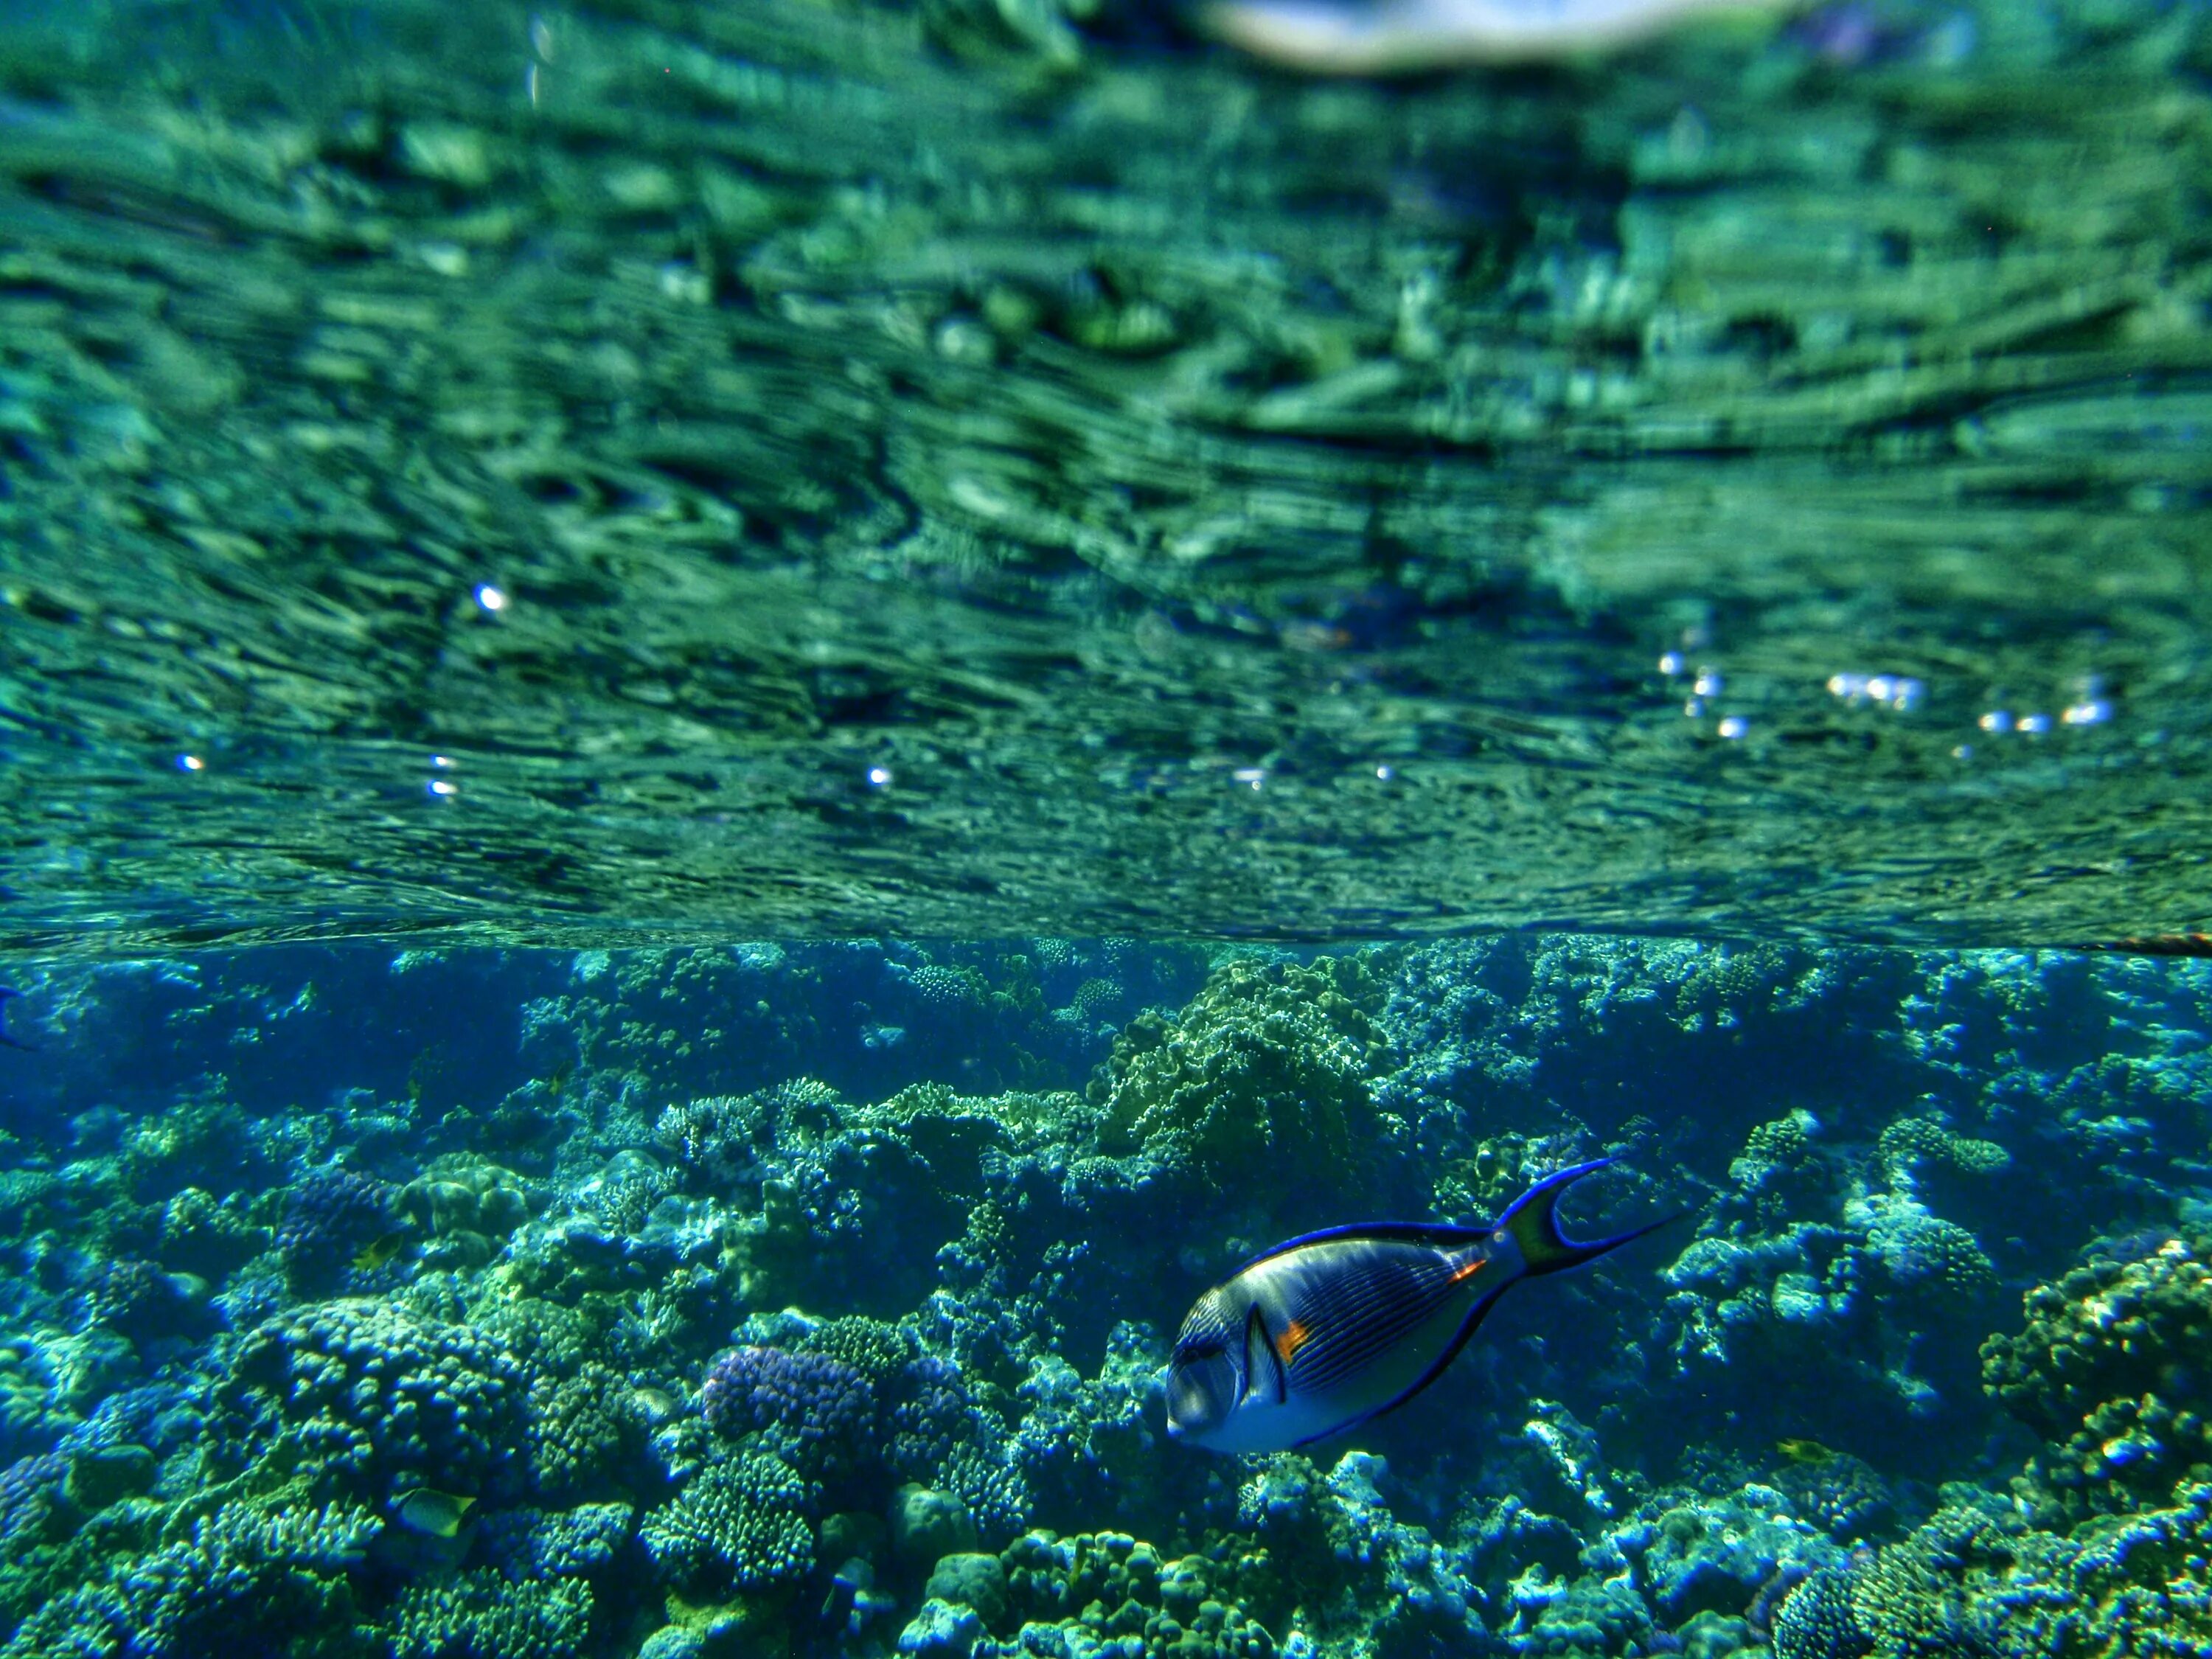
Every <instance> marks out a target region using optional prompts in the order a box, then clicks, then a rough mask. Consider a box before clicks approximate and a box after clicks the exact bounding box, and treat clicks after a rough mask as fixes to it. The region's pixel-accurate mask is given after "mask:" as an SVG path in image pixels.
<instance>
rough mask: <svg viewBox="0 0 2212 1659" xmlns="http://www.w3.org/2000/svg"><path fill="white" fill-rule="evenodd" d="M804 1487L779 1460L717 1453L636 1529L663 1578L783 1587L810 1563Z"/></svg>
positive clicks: (742, 1587)
mask: <svg viewBox="0 0 2212 1659" xmlns="http://www.w3.org/2000/svg"><path fill="white" fill-rule="evenodd" d="M812 1502H813V1494H812V1492H811V1488H810V1487H809V1486H808V1485H807V1483H806V1481H805V1480H804V1479H802V1478H801V1477H800V1475H799V1472H798V1471H797V1470H796V1469H793V1468H792V1467H791V1466H790V1465H789V1464H788V1463H786V1462H783V1461H782V1460H781V1458H778V1457H773V1456H770V1455H767V1454H766V1453H763V1452H745V1453H741V1454H738V1455H735V1456H731V1457H725V1458H721V1459H720V1460H718V1461H716V1462H712V1463H709V1464H708V1466H707V1467H706V1468H703V1469H702V1470H700V1471H699V1473H698V1474H695V1475H694V1476H692V1478H691V1479H690V1480H689V1481H687V1482H685V1483H684V1489H683V1491H682V1492H679V1493H678V1495H677V1498H676V1500H675V1502H673V1503H672V1504H663V1505H662V1506H661V1507H659V1509H656V1510H653V1512H652V1513H651V1514H649V1515H647V1516H646V1518H645V1524H644V1526H643V1528H641V1531H640V1533H639V1537H640V1539H641V1541H642V1542H643V1543H644V1545H645V1548H646V1553H647V1554H648V1555H650V1556H651V1557H652V1558H653V1563H654V1565H656V1566H657V1567H659V1570H660V1571H661V1573H662V1574H663V1576H664V1577H667V1578H669V1579H670V1580H671V1581H672V1582H674V1583H678V1584H685V1585H690V1586H693V1587H696V1588H699V1589H707V1590H709V1591H727V1590H738V1591H757V1590H767V1589H775V1588H778V1587H783V1586H789V1585H791V1584H792V1583H795V1582H796V1581H797V1580H799V1579H800V1578H802V1577H805V1575H806V1572H807V1571H808V1569H810V1568H811V1567H812V1565H814V1532H813V1528H812V1527H811V1525H810V1524H809V1522H808V1518H807V1516H808V1510H809V1509H810V1508H811V1504H812Z"/></svg>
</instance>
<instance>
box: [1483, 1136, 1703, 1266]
mask: <svg viewBox="0 0 2212 1659" xmlns="http://www.w3.org/2000/svg"><path fill="white" fill-rule="evenodd" d="M1612 1162H1613V1160H1612V1159H1611V1158H1593V1159H1591V1160H1590V1161H1589V1163H1587V1164H1574V1165H1572V1166H1571V1167H1569V1168H1567V1169H1565V1170H1559V1172H1558V1173H1557V1174H1555V1175H1548V1176H1545V1177H1544V1178H1543V1179H1542V1180H1541V1181H1540V1182H1537V1183H1536V1184H1535V1185H1534V1186H1533V1187H1531V1188H1529V1189H1528V1191H1527V1192H1525V1193H1523V1194H1521V1196H1520V1197H1518V1198H1516V1199H1515V1200H1513V1203H1512V1206H1511V1207H1510V1208H1509V1209H1508V1210H1507V1211H1506V1212H1505V1213H1504V1215H1502V1216H1500V1217H1499V1218H1498V1231H1500V1232H1504V1233H1510V1234H1512V1236H1513V1242H1514V1243H1516V1244H1517V1245H1519V1246H1520V1247H1521V1259H1522V1261H1524V1262H1526V1263H1527V1264H1528V1273H1529V1274H1530V1275H1531V1276H1532V1277H1533V1276H1534V1275H1535V1274H1537V1273H1559V1272H1562V1271H1564V1270H1565V1269H1566V1268H1569V1267H1580V1266H1582V1264H1583V1262H1585V1261H1596V1260H1597V1258H1598V1257H1600V1256H1601V1255H1604V1254H1605V1253H1606V1252H1607V1250H1617V1249H1620V1247H1621V1246H1622V1245H1624V1244H1626V1243H1630V1242H1632V1240H1635V1239H1638V1238H1641V1237H1644V1234H1646V1233H1648V1232H1654V1231H1657V1230H1658V1229H1659V1228H1661V1227H1664V1226H1666V1225H1668V1223H1669V1222H1674V1221H1680V1219H1681V1217H1680V1216H1679V1215H1670V1216H1664V1217H1662V1218H1660V1219H1659V1220H1657V1221H1647V1222H1645V1223H1644V1225H1642V1226H1641V1227H1632V1228H1630V1229H1629V1230H1628V1231H1626V1232H1625V1233H1615V1234H1613V1237H1610V1238H1592V1239H1580V1238H1569V1237H1567V1236H1566V1235H1565V1233H1563V1232H1561V1231H1559V1213H1558V1212H1559V1195H1560V1194H1562V1193H1564V1192H1565V1191H1566V1189H1567V1188H1569V1187H1571V1186H1572V1185H1573V1184H1574V1183H1575V1182H1577V1181H1579V1180H1581V1179H1582V1178H1583V1176H1586V1175H1589V1173H1591V1172H1592V1171H1593V1170H1602V1169H1604V1168H1605V1167H1606V1165H1607V1164H1611V1163H1612Z"/></svg>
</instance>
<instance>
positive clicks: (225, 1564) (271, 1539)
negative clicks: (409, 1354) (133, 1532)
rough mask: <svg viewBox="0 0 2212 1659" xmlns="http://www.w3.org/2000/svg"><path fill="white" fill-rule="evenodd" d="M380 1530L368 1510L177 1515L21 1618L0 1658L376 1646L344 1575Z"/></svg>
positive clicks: (337, 1650)
mask: <svg viewBox="0 0 2212 1659" xmlns="http://www.w3.org/2000/svg"><path fill="white" fill-rule="evenodd" d="M381 1530H382V1523H381V1522H379V1521H378V1520H377V1519H376V1518H375V1517H374V1516H372V1515H370V1514H368V1512H367V1511H365V1510H360V1509H357V1508H354V1507H351V1506H348V1505H340V1504H331V1505H330V1506H328V1507H325V1508H323V1509H319V1510H318V1509H312V1508H264V1507H260V1506H256V1505H250V1504H228V1505H225V1506H223V1507H222V1508H219V1509H216V1510H214V1511H213V1512H212V1513H210V1514H202V1515H197V1516H191V1517H190V1518H187V1517H186V1516H184V1515H183V1514H182V1513H179V1515H177V1516H174V1517H173V1519H172V1521H171V1522H170V1524H169V1526H168V1528H167V1529H166V1530H165V1533H164V1534H163V1536H162V1538H161V1541H160V1543H159V1545H158V1547H155V1548H154V1549H152V1550H150V1551H149V1552H148V1553H144V1554H138V1553H124V1554H121V1555H119V1556H118V1557H117V1558H116V1559H115V1560H114V1561H113V1562H112V1565H110V1566H109V1567H108V1569H107V1571H106V1573H105V1574H104V1575H103V1576H102V1577H100V1578H98V1579H95V1580H93V1581H91V1582H88V1583H83V1584H81V1585H79V1586H78V1587H77V1588H76V1589H73V1590H71V1591H70V1592H68V1593H67V1594H65V1595H59V1596H57V1597H56V1598H55V1599H54V1600H52V1601H49V1602H47V1603H46V1606H45V1607H41V1608H40V1610H39V1611H38V1612H37V1613H33V1615H32V1616H31V1617H30V1618H29V1619H27V1620H25V1621H24V1623H23V1625H22V1626H21V1628H20V1629H18V1630H17V1631H16V1632H15V1635H14V1637H13V1638H11V1639H10V1640H9V1643H8V1644H7V1645H6V1647H4V1648H0V1659H121V1656H125V1655H128V1656H130V1659H199V1656H204V1655H206V1654H209V1653H212V1652H217V1651H239V1650H243V1651H248V1652H252V1653H256V1654H266V1655H269V1656H271V1659H276V1656H295V1655H296V1656H300V1659H307V1656H309V1655H313V1656H315V1659H336V1656H341V1655H360V1656H362V1659H368V1656H369V1655H372V1654H374V1653H376V1652H377V1651H379V1650H380V1645H381V1644H378V1643H376V1642H375V1641H374V1632H372V1631H370V1630H369V1629H368V1628H367V1627H365V1626H363V1625H362V1624H361V1623H360V1621H359V1619H358V1610H357V1609H356V1606H355V1602H354V1595H353V1589H352V1584H351V1581H350V1578H349V1574H350V1573H351V1572H352V1571H354V1570H356V1569H357V1568H358V1567H359V1566H360V1565H362V1559H363V1558H364V1556H365V1554H366V1552H367V1551H368V1547H369V1546H370V1545H371V1544H372V1543H374V1541H375V1539H376V1537H377V1534H379V1533H380V1531H381Z"/></svg>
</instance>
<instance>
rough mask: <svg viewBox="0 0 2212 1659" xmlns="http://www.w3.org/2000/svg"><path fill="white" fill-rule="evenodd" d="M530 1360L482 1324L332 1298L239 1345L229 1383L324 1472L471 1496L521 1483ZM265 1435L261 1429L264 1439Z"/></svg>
mask: <svg viewBox="0 0 2212 1659" xmlns="http://www.w3.org/2000/svg"><path fill="white" fill-rule="evenodd" d="M525 1393H526V1389H525V1383H524V1377H523V1371H522V1367H521V1366H520V1364H518V1363H517V1362H516V1361H515V1360H514V1358H513V1357H512V1356H511V1355H509V1354H508V1353H507V1352H506V1351H505V1350H504V1349H502V1348H501V1347H499V1346H496V1345H495V1343H493V1342H492V1341H491V1340H489V1339H488V1338H486V1337H485V1336H483V1334H481V1333H479V1332H477V1330H475V1329H474V1328H471V1327H469V1326H466V1325H455V1324H448V1323H446V1322H442V1321H439V1320H435V1319H431V1318H429V1317H427V1316H423V1315H421V1314H416V1313H414V1312H411V1311H410V1310H408V1309H407V1308H406V1307H404V1305H402V1304H395V1303H390V1302H375V1301H368V1300H343V1301H337V1302H325V1303H322V1304H317V1305H314V1306H311V1307H308V1308H306V1309H304V1310H301V1311H300V1312H298V1313H296V1314H294V1315H291V1316H288V1317H285V1318H282V1319H276V1320H271V1321H270V1322H268V1323H267V1324H265V1325H264V1326H262V1327H261V1328H259V1329H258V1330H256V1331H255V1332H253V1333H252V1334H251V1335H250V1336H248V1337H247V1338H246V1340H245V1341H244V1342H243V1343H242V1344H241V1345H240V1348H239V1350H238V1353H237V1357H236V1358H235V1359H234V1361H233V1363H232V1366H231V1371H230V1376H229V1377H228V1381H227V1382H226V1383H224V1385H223V1388H222V1401H223V1404H224V1405H225V1407H227V1409H228V1412H229V1413H231V1414H232V1416H233V1418H234V1420H237V1421H239V1422H240V1425H241V1426H250V1425H256V1424H258V1423H265V1424H267V1425H269V1426H270V1428H272V1429H274V1430H275V1431H276V1433H277V1438H278V1441H279V1443H280V1444H282V1445H283V1447H285V1448H287V1449H289V1453H290V1455H294V1456H296V1457H298V1458H299V1459H301V1460H302V1461H303V1462H305V1463H306V1464H307V1465H308V1466H309V1467H310V1468H313V1470H314V1471H315V1472H316V1473H318V1474H320V1475H322V1476H325V1477H327V1478H329V1479H332V1480H337V1481H339V1482H341V1483H343V1485H345V1486H349V1487H351V1488H354V1489H356V1490H360V1491H362V1492H368V1493H372V1494H376V1495H384V1494H386V1493H390V1492H395V1491H397V1490H399V1489H401V1488H403V1487H404V1486H406V1485H408V1484H409V1483H412V1482H428V1483H433V1484H435V1485H436V1486H440V1487H441V1488H444V1489H447V1490H450V1491H453V1492H463V1493H477V1492H501V1491H505V1490H507V1489H509V1488H512V1487H513V1486H516V1485H518V1484H519V1482H520V1474H521V1467H520V1460H519V1459H515V1458H513V1457H510V1456H509V1455H508V1453H507V1449H508V1448H509V1447H510V1446H512V1445H513V1444H514V1443H516V1442H517V1441H518V1440H519V1439H520V1431H521V1428H522V1422H521V1419H522V1413H523V1405H524V1397H525ZM257 1438H258V1436H257Z"/></svg>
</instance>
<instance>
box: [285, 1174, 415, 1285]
mask: <svg viewBox="0 0 2212 1659" xmlns="http://www.w3.org/2000/svg"><path fill="white" fill-rule="evenodd" d="M391 1226H392V1188H391V1186H390V1184H389V1183H387V1182H381V1181H378V1180H375V1179H374V1178H372V1177H371V1176H364V1175H357V1174H356V1173H355V1172H354V1171H353V1170H341V1169H339V1168H337V1166H336V1165H335V1164H332V1165H327V1166H325V1167H324V1168H322V1169H319V1170H309V1171H308V1172H307V1175H305V1176H302V1177H301V1180H300V1182H299V1184H298V1185H297V1186H296V1187H295V1188H293V1189H292V1200H291V1202H290V1203H289V1205H287V1206H285V1210H284V1219H283V1221H282V1222H281V1223H280V1224H278V1225H277V1228H276V1248H277V1249H278V1250H279V1251H280V1252H281V1253H282V1254H283V1258H284V1265H285V1267H287V1268H288V1269H289V1270H290V1272H291V1273H293V1275H294V1276H295V1278H307V1279H315V1278H321V1277H325V1276H328V1275H332V1274H335V1273H337V1270H338V1269H339V1268H341V1267H343V1266H344V1265H345V1263H346V1261H347V1259H348V1258H349V1257H350V1256H352V1255H354V1253H355V1252H356V1251H357V1250H359V1249H361V1248H362V1246H363V1245H365V1244H368V1243H371V1242H372V1241H373V1240H374V1239H375V1238H377V1237H379V1236H380V1234H383V1233H385V1232H386V1231H390V1229H391Z"/></svg>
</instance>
